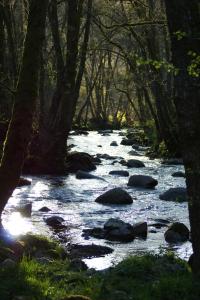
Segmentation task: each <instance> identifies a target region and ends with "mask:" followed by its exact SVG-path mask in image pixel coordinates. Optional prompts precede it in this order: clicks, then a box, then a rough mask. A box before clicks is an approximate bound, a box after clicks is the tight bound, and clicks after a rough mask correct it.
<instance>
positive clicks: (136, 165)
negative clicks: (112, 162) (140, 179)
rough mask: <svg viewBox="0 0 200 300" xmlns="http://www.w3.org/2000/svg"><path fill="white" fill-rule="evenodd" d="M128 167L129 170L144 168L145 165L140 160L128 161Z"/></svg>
mask: <svg viewBox="0 0 200 300" xmlns="http://www.w3.org/2000/svg"><path fill="white" fill-rule="evenodd" d="M127 167H129V168H144V167H145V164H144V163H143V162H142V161H140V160H138V159H129V160H127Z"/></svg>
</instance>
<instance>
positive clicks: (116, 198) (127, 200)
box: [95, 188, 133, 204]
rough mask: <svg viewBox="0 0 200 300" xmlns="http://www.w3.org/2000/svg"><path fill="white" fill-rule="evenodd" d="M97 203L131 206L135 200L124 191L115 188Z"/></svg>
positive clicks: (97, 200) (98, 199) (103, 195)
mask: <svg viewBox="0 0 200 300" xmlns="http://www.w3.org/2000/svg"><path fill="white" fill-rule="evenodd" d="M95 202H98V203H101V204H131V203H132V202H133V199H132V197H131V196H130V195H129V194H128V193H127V192H126V191H124V190H123V189H121V188H114V189H111V190H109V191H107V192H105V193H104V194H102V195H101V196H99V197H98V198H97V199H96V200H95Z"/></svg>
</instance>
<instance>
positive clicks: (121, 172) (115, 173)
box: [109, 170, 129, 177]
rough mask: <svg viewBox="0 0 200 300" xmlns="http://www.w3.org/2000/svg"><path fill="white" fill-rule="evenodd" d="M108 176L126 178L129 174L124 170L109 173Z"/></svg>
mask: <svg viewBox="0 0 200 300" xmlns="http://www.w3.org/2000/svg"><path fill="white" fill-rule="evenodd" d="M109 174H110V175H116V176H122V177H128V176H129V172H128V171H124V170H115V171H110V172H109Z"/></svg>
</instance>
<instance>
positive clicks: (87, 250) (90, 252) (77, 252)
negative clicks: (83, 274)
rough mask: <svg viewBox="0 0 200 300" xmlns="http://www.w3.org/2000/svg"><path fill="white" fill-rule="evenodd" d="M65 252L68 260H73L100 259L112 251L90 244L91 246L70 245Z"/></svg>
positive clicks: (105, 247) (108, 248)
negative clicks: (68, 257)
mask: <svg viewBox="0 0 200 300" xmlns="http://www.w3.org/2000/svg"><path fill="white" fill-rule="evenodd" d="M67 250H68V253H69V256H70V258H73V259H77V258H79V259H83V258H93V257H101V256H104V255H106V254H110V253H112V252H113V249H112V248H110V247H107V246H100V245H95V244H91V245H80V244H71V245H69V247H68V249H67Z"/></svg>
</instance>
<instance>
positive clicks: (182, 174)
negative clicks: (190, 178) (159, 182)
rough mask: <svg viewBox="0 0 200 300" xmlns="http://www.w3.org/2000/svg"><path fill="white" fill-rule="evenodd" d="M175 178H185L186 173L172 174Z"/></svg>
mask: <svg viewBox="0 0 200 300" xmlns="http://www.w3.org/2000/svg"><path fill="white" fill-rule="evenodd" d="M172 176H173V177H185V173H184V172H181V171H180V172H174V173H173V174H172Z"/></svg>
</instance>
